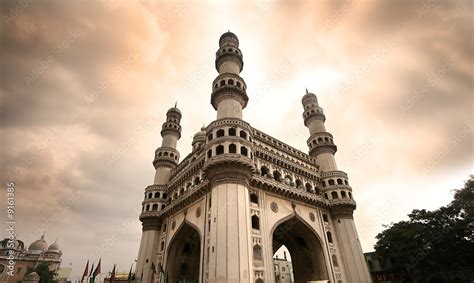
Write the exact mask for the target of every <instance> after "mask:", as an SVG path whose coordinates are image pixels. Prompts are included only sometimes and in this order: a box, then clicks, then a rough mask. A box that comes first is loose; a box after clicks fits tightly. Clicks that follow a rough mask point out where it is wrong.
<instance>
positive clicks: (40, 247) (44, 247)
mask: <svg viewBox="0 0 474 283" xmlns="http://www.w3.org/2000/svg"><path fill="white" fill-rule="evenodd" d="M6 240H7V239H6ZM6 240H4V242H2V246H1V247H0V282H12V283H13V282H14V283H17V282H21V281H22V280H23V279H24V277H25V275H27V273H28V272H31V269H34V268H35V267H36V266H37V265H38V264H41V263H46V264H48V266H49V269H50V270H54V271H58V269H59V266H60V265H61V257H62V251H61V249H60V247H59V245H58V243H57V242H54V243H52V244H51V245H48V243H47V242H46V240H45V239H44V235H43V236H41V238H40V239H38V240H36V241H34V242H33V243H31V244H30V246H29V247H28V249H25V247H24V244H23V242H21V241H18V240H15V241H14V245H13V246H9V245H8V244H7V241H6ZM12 258H13V261H14V263H15V265H14V269H13V272H12V273H10V274H8V273H9V271H11V270H9V268H8V266H9V261H10V260H11V259H12ZM11 275H13V276H11Z"/></svg>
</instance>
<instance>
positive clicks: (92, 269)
mask: <svg viewBox="0 0 474 283" xmlns="http://www.w3.org/2000/svg"><path fill="white" fill-rule="evenodd" d="M93 272H94V262H92V267H91V273H89V283H90V282H91V279H92V273H93ZM92 282H94V281H92Z"/></svg>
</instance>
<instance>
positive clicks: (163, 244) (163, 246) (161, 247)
mask: <svg viewBox="0 0 474 283" xmlns="http://www.w3.org/2000/svg"><path fill="white" fill-rule="evenodd" d="M164 248H165V242H161V245H160V251H162V250H164Z"/></svg>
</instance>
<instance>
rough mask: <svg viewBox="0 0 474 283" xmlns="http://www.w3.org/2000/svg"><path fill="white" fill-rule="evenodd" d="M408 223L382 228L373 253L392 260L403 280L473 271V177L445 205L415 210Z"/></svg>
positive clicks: (393, 224)
mask: <svg viewBox="0 0 474 283" xmlns="http://www.w3.org/2000/svg"><path fill="white" fill-rule="evenodd" d="M408 216H409V220H408V221H400V222H397V223H392V224H390V225H388V226H385V228H386V229H385V230H384V231H382V232H381V233H379V234H378V235H377V243H376V244H375V251H376V252H377V254H378V255H379V256H380V258H381V259H391V260H392V262H393V263H394V269H395V270H397V271H399V272H400V273H401V275H402V276H403V277H405V278H408V277H409V274H412V273H419V274H420V273H421V274H422V275H423V274H432V273H434V272H437V273H440V272H444V273H449V272H453V271H466V270H468V271H470V272H472V269H473V268H472V263H473V262H474V176H471V177H470V178H469V180H467V181H466V182H465V185H464V188H462V189H461V190H456V191H455V194H454V199H453V201H452V202H451V203H449V204H448V205H447V206H442V207H440V208H439V209H437V210H434V211H427V210H425V209H421V210H418V209H415V210H413V211H412V213H410V214H409V215H408Z"/></svg>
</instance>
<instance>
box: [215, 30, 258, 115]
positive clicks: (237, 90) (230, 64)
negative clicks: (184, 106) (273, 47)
mask: <svg viewBox="0 0 474 283" xmlns="http://www.w3.org/2000/svg"><path fill="white" fill-rule="evenodd" d="M243 67H244V61H243V60H242V52H241V51H240V49H239V39H238V38H237V36H236V35H235V34H233V33H231V32H230V31H229V32H226V33H224V34H223V35H222V36H221V37H220V39H219V50H217V52H216V69H217V71H218V72H219V75H218V76H217V77H216V79H215V80H214V82H213V83H212V95H211V104H212V106H214V109H216V110H217V119H222V118H239V119H242V109H244V108H245V107H246V106H247V102H248V100H249V98H248V96H247V93H246V90H247V85H246V84H245V81H244V80H243V79H242V78H241V77H240V76H239V74H240V72H241V71H242V68H243Z"/></svg>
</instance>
